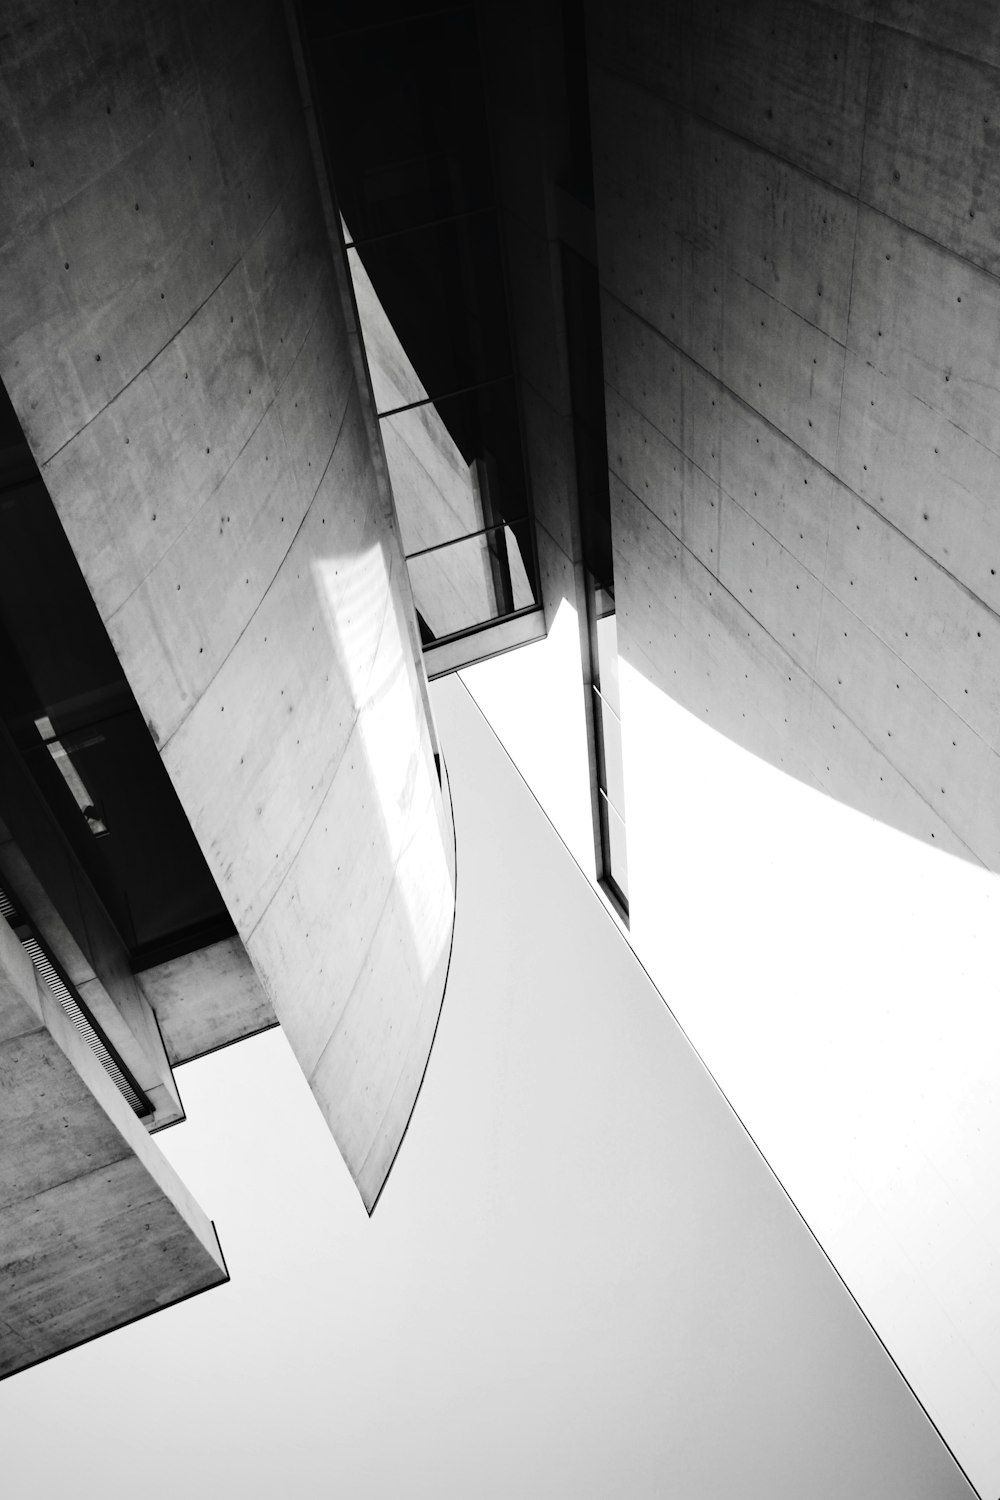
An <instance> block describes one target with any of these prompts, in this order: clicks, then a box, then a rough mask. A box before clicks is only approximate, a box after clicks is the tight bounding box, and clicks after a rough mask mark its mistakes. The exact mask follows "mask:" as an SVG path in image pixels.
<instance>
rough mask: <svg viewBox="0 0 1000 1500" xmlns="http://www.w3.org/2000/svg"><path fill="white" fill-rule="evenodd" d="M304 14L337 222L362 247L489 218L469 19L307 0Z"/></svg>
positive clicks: (378, 1) (469, 15) (485, 143)
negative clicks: (451, 222) (434, 226)
mask: <svg viewBox="0 0 1000 1500" xmlns="http://www.w3.org/2000/svg"><path fill="white" fill-rule="evenodd" d="M407 12H409V14H407ZM300 13H301V15H302V18H303V31H304V35H305V40H306V51H307V55H308V61H309V65H310V69H311V72H312V74H313V78H314V80H315V85H316V89H315V96H316V107H317V110H318V112H319V115H320V119H321V123H322V126H323V129H324V134H325V138H326V142H327V151H328V152H329V155H330V165H331V169H332V172H333V177H334V180H335V182H336V184H337V196H338V200H339V203H340V208H341V212H342V213H343V215H344V217H345V218H346V220H347V222H348V223H349V224H350V226H351V229H352V232H353V233H354V235H356V236H357V238H358V240H359V241H365V240H369V239H371V238H372V237H373V236H379V235H384V234H393V233H395V232H397V231H398V230H400V229H409V228H412V227H414V226H416V225H418V224H430V223H433V222H435V221H437V220H441V219H447V218H453V217H455V216H456V215H458V214H466V213H470V212H474V211H475V210H477V209H482V208H488V207H490V206H491V205H492V202H493V184H492V176H491V174H490V173H489V171H486V172H484V171H483V162H484V161H485V160H487V159H488V155H489V138H488V135H487V126H486V116H485V111H484V109H483V93H482V87H481V76H480V66H479V39H478V33H477V27H476V19H475V15H474V13H473V10H472V8H471V7H452V8H450V9H448V10H442V8H441V7H440V6H429V5H427V4H426V3H425V4H424V5H423V6H417V5H412V6H402V5H400V4H398V3H386V0H372V3H370V4H368V5H365V6H355V5H350V6H343V5H338V6H336V7H334V6H329V5H319V4H310V3H308V0H305V3H302V4H301V5H300ZM334 17H335V18H336V19H332V18H334ZM335 33H336V35H335V39H333V38H334V34H335Z"/></svg>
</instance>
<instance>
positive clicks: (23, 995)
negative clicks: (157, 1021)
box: [0, 920, 227, 1378]
mask: <svg viewBox="0 0 1000 1500" xmlns="http://www.w3.org/2000/svg"><path fill="white" fill-rule="evenodd" d="M0 1125H2V1131H0V1139H2V1142H3V1151H2V1155H0V1329H2V1332H0V1378H2V1377H3V1376H5V1375H10V1374H13V1373H14V1372H15V1371H16V1370H20V1369H23V1368H24V1367H25V1366H26V1365H30V1364H34V1363H36V1362H37V1361H38V1360H40V1359H45V1358H46V1357H47V1356H49V1355H51V1354H58V1353H60V1352H61V1351H62V1350H63V1349H66V1348H69V1347H71V1346H72V1345H73V1344H78V1343H81V1342H83V1341H84V1340H85V1339H89V1338H94V1337H96V1336H97V1335H98V1334H102V1333H106V1332H108V1331H109V1330H110V1329H112V1328H120V1327H121V1326H122V1325H123V1324H125V1323H130V1322H132V1321H133V1320H134V1319H135V1318H140V1317H143V1316H145V1314H147V1313H151V1312H156V1311H158V1310H159V1309H160V1308H161V1307H166V1306H168V1305H169V1304H170V1303H171V1302H177V1301H179V1300H180V1299H181V1298H183V1297H189V1296H191V1295H193V1294H194V1293H195V1292H200V1291H205V1290H207V1289H208V1288H209V1287H213V1286H219V1285H220V1284H221V1283H222V1282H224V1281H226V1280H227V1275H226V1268H225V1262H224V1261H223V1258H222V1252H221V1250H220V1249H219V1244H218V1241H217V1239H216V1236H215V1230H214V1228H213V1227H212V1225H211V1223H210V1222H209V1221H208V1219H206V1218H205V1215H204V1214H203V1213H202V1211H201V1209H200V1208H199V1207H198V1205H197V1204H196V1203H195V1202H194V1201H193V1199H192V1198H191V1197H190V1195H189V1194H188V1193H187V1192H186V1190H185V1189H184V1187H183V1186H182V1184H181V1183H180V1182H179V1181H178V1180H177V1177H176V1176H175V1174H174V1172H173V1169H172V1168H171V1167H170V1166H169V1165H168V1163H167V1162H166V1160H165V1159H164V1157H163V1156H162V1155H161V1154H160V1152H159V1150H158V1149H157V1147H156V1146H155V1144H154V1143H153V1142H152V1141H151V1140H150V1138H149V1137H148V1136H147V1134H146V1132H145V1129H144V1128H143V1126H142V1125H141V1124H140V1123H139V1121H138V1120H136V1118H135V1116H134V1115H133V1114H132V1112H131V1110H130V1109H129V1107H128V1105H127V1104H126V1103H125V1101H124V1100H123V1099H122V1097H121V1095H120V1094H119V1093H118V1091H117V1089H116V1088H115V1086H114V1084H113V1083H112V1082H111V1080H110V1079H109V1078H108V1076H107V1074H106V1073H105V1072H104V1070H103V1068H102V1067H101V1065H100V1063H99V1062H98V1061H97V1059H96V1058H95V1057H94V1056H93V1055H92V1054H91V1053H90V1051H89V1050H88V1048H87V1046H86V1043H85V1042H83V1041H82V1040H81V1039H80V1037H79V1036H78V1035H77V1033H76V1032H75V1031H74V1030H73V1027H72V1026H71V1025H70V1023H69V1021H68V1020H67V1019H66V1017H65V1016H64V1015H63V1013H62V1011H61V1010H60V1009H59V1006H58V1005H57V1004H56V1002H55V1001H54V1000H53V999H52V997H51V995H50V994H49V993H48V991H47V990H46V989H45V987H44V986H43V985H42V984H41V983H39V981H38V980H37V978H36V975H35V971H34V969H33V968H32V964H31V960H30V959H29V958H28V955H27V953H26V952H25V951H24V949H23V948H22V947H21V945H20V943H19V942H18V940H17V938H16V937H15V935H14V933H13V932H12V931H11V930H10V928H9V927H8V926H7V924H6V922H4V921H2V920H0Z"/></svg>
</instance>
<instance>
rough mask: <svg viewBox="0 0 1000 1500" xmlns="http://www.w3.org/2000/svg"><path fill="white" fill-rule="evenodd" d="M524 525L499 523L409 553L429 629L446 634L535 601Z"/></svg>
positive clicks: (432, 633) (418, 604)
mask: <svg viewBox="0 0 1000 1500" xmlns="http://www.w3.org/2000/svg"><path fill="white" fill-rule="evenodd" d="M518 530H519V528H518V527H516V526H514V527H511V526H498V527H495V528H494V529H493V530H492V531H488V532H486V533H484V534H483V535H482V536H470V537H463V538H461V539H460V540H459V541H456V542H450V543H448V545H447V546H444V547H437V548H435V549H434V550H433V551H432V552H424V553H422V554H421V555H420V556H417V557H410V558H408V559H407V567H408V568H409V570H410V584H411V586H412V589H413V598H414V603H415V604H416V607H417V613H418V614H419V615H420V617H421V620H422V621H423V624H424V629H425V634H427V635H429V637H430V638H431V639H434V640H440V639H441V637H442V636H446V635H454V634H456V633H457V632H458V631H462V630H469V629H470V628H471V627H472V626H474V625H484V624H486V623H487V622H488V621H490V620H495V619H499V618H500V617H501V616H503V615H506V614H509V613H510V612H511V610H513V609H523V608H525V607H526V606H527V605H531V604H533V603H534V596H533V593H532V590H531V585H530V582H529V580H530V577H531V570H530V557H528V556H526V555H524V554H523V552H522V545H521V542H520V541H519V540H518V535H517V532H518Z"/></svg>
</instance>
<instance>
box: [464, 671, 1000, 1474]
mask: <svg viewBox="0 0 1000 1500" xmlns="http://www.w3.org/2000/svg"><path fill="white" fill-rule="evenodd" d="M488 665H489V666H490V667H491V669H492V672H491V676H490V679H489V682H488V684H487V685H486V687H485V688H484V686H483V680H482V679H481V678H480V677H479V676H478V675H477V676H474V675H473V673H466V674H465V676H466V679H467V680H468V681H469V683H470V687H471V688H472V690H473V691H474V692H475V695H476V697H477V700H478V701H479V702H480V704H481V706H482V707H483V709H484V711H485V712H486V714H487V716H488V717H489V718H490V721H491V723H492V724H493V726H494V728H495V729H496V730H497V732H498V734H499V735H500V737H501V739H502V740H503V741H504V743H505V744H506V745H507V746H508V749H509V750H510V753H511V755H512V757H513V758H514V760H515V762H516V763H517V764H518V766H519V767H520V768H521V770H522V772H523V774H524V775H525V776H526V778H527V779H528V780H529V782H530V783H531V785H532V787H533V789H534V790H535V792H536V795H537V796H538V797H539V799H540V801H541V802H542V804H543V806H544V807H545V808H546V810H547V811H548V812H549V815H550V816H551V817H552V819H553V822H554V823H555V824H556V826H557V827H559V828H560V831H561V832H563V835H564V837H566V839H567V842H568V843H571V847H572V846H573V843H572V842H571V841H573V842H575V843H576V844H577V845H578V844H579V843H580V841H581V835H580V833H579V831H578V821H579V809H580V806H585V804H583V803H582V801H581V802H579V803H578V805H577V807H576V808H575V809H573V808H569V807H568V802H569V800H570V799H569V789H568V786H565V785H560V783H559V780H558V777H557V775H555V774H554V772H553V767H557V766H558V765H559V763H560V757H564V758H565V761H566V763H567V765H569V766H573V765H575V764H576V763H577V761H578V759H579V756H580V752H581V741H580V734H579V732H576V733H574V731H573V729H572V727H571V726H570V725H569V724H568V723H567V724H562V723H561V721H560V720H559V718H558V715H557V714H555V713H553V714H551V715H549V716H548V717H547V718H546V719H545V725H546V750H545V756H546V758H545V759H544V760H540V752H539V750H538V748H537V746H534V745H532V744H531V743H530V742H529V741H528V739H527V735H526V731H525V728H524V723H523V714H522V704H523V703H525V702H534V701H536V696H537V695H539V694H541V695H542V696H543V697H545V696H549V697H551V695H552V693H553V687H552V683H553V678H554V677H555V676H556V675H557V674H558V672H559V671H560V670H565V669H566V663H565V656H564V653H560V651H559V649H558V646H556V647H555V648H553V647H551V645H550V643H547V642H546V643H540V644H539V645H537V646H531V647H528V648H526V649H525V650H523V651H520V652H517V653H515V654H512V655H510V656H508V657H505V658H501V659H499V660H497V661H496V662H492V663H489V664H488ZM474 670H475V673H476V674H479V673H481V672H482V670H483V669H482V668H476V669H474ZM621 692H622V704H623V714H622V718H623V735H624V752H625V798H626V809H627V814H628V819H627V832H628V858H629V880H630V887H631V933H630V940H631V942H632V944H633V946H634V948H635V950H636V952H637V953H638V955H639V956H640V957H641V959H642V960H643V962H644V964H645V965H646V967H647V968H648V970H649V972H650V974H651V975H652V977H653V979H654V980H655V981H656V983H657V985H658V986H659V988H660V990H661V991H662V993H663V995H664V996H665V997H666V999H667V1002H668V1004H669V1005H670V1006H671V1008H672V1010H673V1011H674V1013H675V1015H676V1016H677V1017H678V1019H679V1021H680V1022H681V1024H682V1025H683V1026H684V1028H685V1030H686V1031H687V1033H688V1035H689V1036H690V1038H691V1039H692V1041H693V1043H694V1044H695V1046H696V1047H697V1048H698V1050H699V1052H700V1053H701V1055H702V1056H703V1058H704V1059H705V1061H706V1063H707V1064H708V1066H709V1067H710V1068H711V1070H712V1073H713V1074H714V1076H715V1077H716V1078H717V1079H718V1081H719V1083H720V1084H721V1086H722V1088H723V1089H724V1090H725V1092H726V1094H727V1096H728V1097H729V1099H730V1100H731V1101H732V1103H733V1105H734V1107H735V1108H736V1109H737V1111H738V1112H739V1114H740V1116H741V1118H742V1119H743V1120H744V1122H745V1124H746V1125H747V1128H748V1129H749V1130H750V1132H751V1134H752V1135H753V1137H754V1139H755V1140H756V1141H757V1143H758V1145H759V1146H760V1148H761V1150H762V1151H763V1152H764V1155H765V1156H766V1157H767V1159H768V1161H769V1162H770V1163H771V1165H772V1166H773V1167H774V1169H775V1171H776V1172H777V1174H778V1176H779V1178H780V1179H781V1181H782V1182H783V1183H784V1184H785V1186H786V1187H787V1189H788V1191H789V1192H790V1194H791V1196H792V1198H793V1199H794V1200H795V1202H796V1203H797V1204H798V1206H799V1208H800V1209H801V1211H802V1213H803V1214H804V1216H805V1218H806V1220H807V1222H808V1223H809V1224H810V1226H811V1227H812V1228H813V1230H814V1231H815V1232H816V1234H817V1235H818V1237H819V1239H820V1241H821V1243H822V1244H823V1245H824V1247H825V1249H826V1250H827V1252H828V1253H829V1254H830V1256H831V1257H832V1259H833V1261H834V1263H835V1264H836V1266H837V1267H838V1269H839V1270H840V1271H841V1273H842V1274H843V1276H844V1277H845V1279H846V1281H847V1283H848V1285H849V1286H850V1287H851V1290H852V1291H853V1292H854V1294H855V1295H856V1296H857V1298H858V1300H859V1302H860V1303H861V1306H862V1307H863V1308H864V1309H865V1312H866V1313H867V1314H868V1316H869V1317H870V1318H871V1320H872V1322H873V1324H874V1326H875V1327H876V1328H877V1330H878V1331H879V1333H880V1335H881V1336H882V1337H883V1339H884V1340H885V1342H886V1344H887V1345H888V1347H889V1349H890V1350H891V1351H892V1353H893V1355H894V1356H895V1358H896V1359H897V1361H898V1362H899V1364H900V1366H901V1368H902V1369H903V1371H904V1373H905V1374H906V1376H907V1377H908V1379H909V1380H910V1381H911V1383H912V1384H913V1386H914V1388H915V1389H916V1391H917V1393H918V1394H919V1395H920V1397H921V1399H922V1400H923V1402H924V1404H925V1405H926V1406H927V1408H928V1410H929V1411H930V1413H931V1415H932V1416H933V1417H934V1419H935V1420H936V1422H937V1424H938V1426H939V1427H940V1428H941V1430H942V1431H943V1432H944V1434H945V1436H946V1437H947V1439H948V1440H949V1442H950V1443H951V1446H952V1447H953V1449H954V1450H955V1452H956V1453H957V1454H958V1456H959V1458H960V1459H961V1460H962V1462H963V1463H964V1465H965V1466H966V1468H967V1470H968V1471H969V1473H970V1475H971V1477H972V1479H973V1481H974V1482H975V1483H976V1484H977V1485H978V1486H979V1487H980V1488H981V1489H982V1491H983V1493H984V1494H985V1495H990V1494H992V1493H996V1492H997V1491H998V1490H1000V1421H998V1420H997V1412H998V1411H1000V1187H998V1180H997V1164H998V1163H1000V978H998V973H997V967H996V933H997V931H998V930H1000V886H998V884H997V881H996V879H995V877H993V876H990V875H988V874H986V873H985V872H984V871H983V870H982V869H980V868H978V867H976V866H973V865H971V864H968V863H966V862H964V861H961V860H959V859H955V858H953V857H951V856H950V855H944V854H942V853H940V852H938V851H936V850H934V849H933V848H931V847H929V846H928V845H926V844H923V843H919V842H917V841H916V840H914V839H910V838H908V837H906V836H905V835H903V834H900V833H897V832H896V831H895V830H893V829H890V828H887V827H885V826H883V825H882V824H879V823H876V822H874V821H873V820H872V819H870V818H867V817H864V816H863V815H861V814H859V813H855V812H853V811H852V810H850V809H848V808H846V807H844V806H842V805H841V804H839V803H837V802H835V801H833V800H832V799H831V798H828V797H825V796H823V795H822V794H820V793H818V792H815V791H812V790H810V789H809V788H807V787H804V786H803V785H801V784H800V783H798V782H796V781H794V780H792V779H791V778H790V777H787V776H785V775H784V774H783V773H782V772H780V771H778V770H776V769H774V768H773V767H771V766H769V765H767V764H766V763H765V762H763V761H761V760H758V759H757V758H756V757H754V756H752V755H748V754H747V753H746V752H744V751H742V750H740V749H739V748H738V747H737V746H735V745H734V744H732V743H731V742H730V741H728V740H726V739H725V738H723V737H722V736H720V735H718V734H716V733H715V732H714V731H712V730H711V729H709V728H708V727H706V726H705V725H704V724H701V723H699V722H698V721H697V720H696V719H695V718H693V717H692V716H691V715H689V714H687V713H685V712H684V711H683V710H682V709H680V708H679V707H678V706H677V705H676V704H674V703H673V702H672V701H671V700H670V699H669V698H667V697H665V696H664V695H663V694H662V693H660V692H659V691H658V690H657V689H656V688H655V687H654V686H652V685H651V684H650V683H649V682H648V681H647V679H646V678H645V677H643V676H642V675H641V674H640V673H639V672H637V671H635V670H634V669H633V668H632V667H631V666H630V665H629V663H628V662H627V661H623V662H622V663H621ZM574 852H575V850H574Z"/></svg>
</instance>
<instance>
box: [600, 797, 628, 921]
mask: <svg viewBox="0 0 1000 1500" xmlns="http://www.w3.org/2000/svg"><path fill="white" fill-rule="evenodd" d="M597 800H598V802H599V803H600V808H601V848H602V851H603V854H604V874H605V876H609V875H610V877H611V879H612V880H613V881H614V883H615V885H616V886H617V887H618V889H619V890H620V891H621V894H622V896H623V897H624V899H625V901H626V903H627V902H628V863H627V861H626V851H625V824H624V823H623V822H622V820H621V818H620V817H619V816H618V814H617V813H616V812H615V810H614V808H613V807H612V806H611V804H610V802H609V801H608V800H607V798H606V797H605V795H604V793H603V792H599V793H598V797H597Z"/></svg>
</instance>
